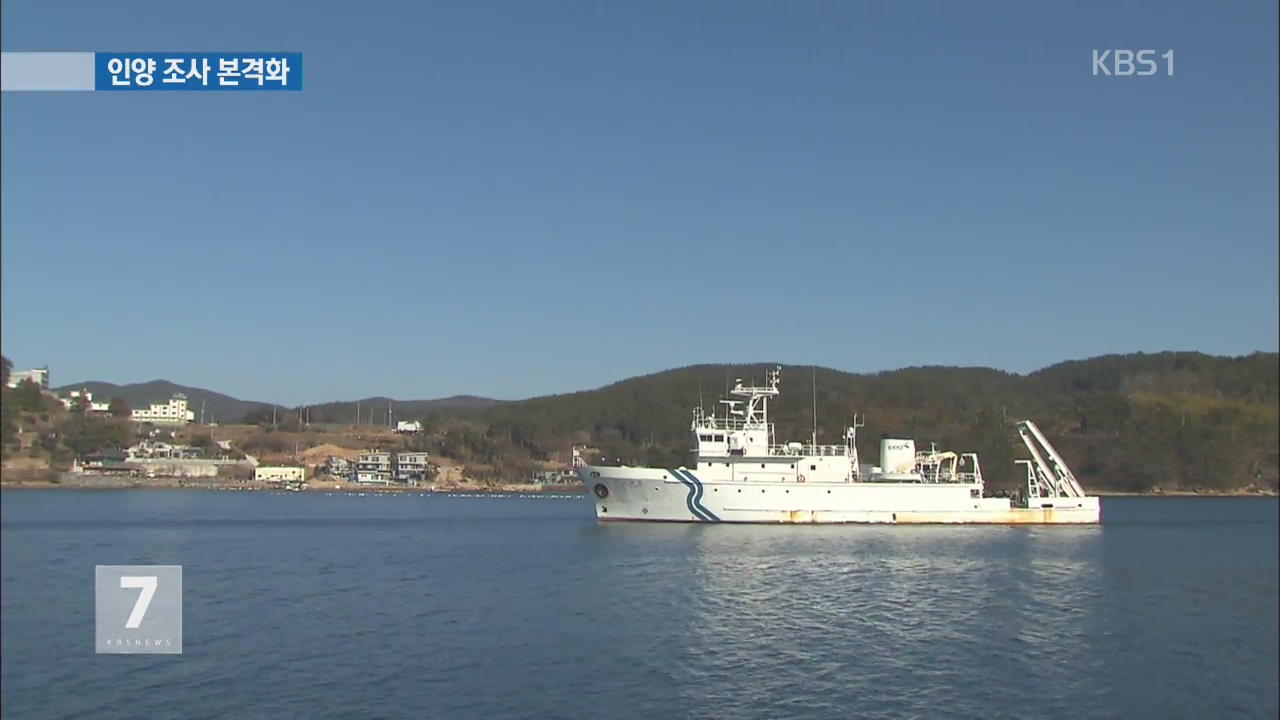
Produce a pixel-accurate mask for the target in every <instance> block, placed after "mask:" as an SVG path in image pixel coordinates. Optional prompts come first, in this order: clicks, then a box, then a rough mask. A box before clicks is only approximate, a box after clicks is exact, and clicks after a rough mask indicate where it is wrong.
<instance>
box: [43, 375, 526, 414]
mask: <svg viewBox="0 0 1280 720" xmlns="http://www.w3.org/2000/svg"><path fill="white" fill-rule="evenodd" d="M81 388H85V389H88V390H89V392H91V393H93V396H94V399H101V400H109V399H111V398H114V397H120V398H124V399H125V401H126V402H128V403H129V407H130V408H140V407H146V406H147V405H150V404H151V403H153V402H164V401H166V400H168V399H169V398H170V397H171V396H173V394H174V393H182V394H184V395H186V396H187V400H188V401H190V407H191V410H192V411H194V412H195V413H196V419H197V420H198V419H199V418H200V408H201V404H202V403H203V405H204V419H205V421H206V422H214V421H216V422H220V423H238V422H240V421H241V420H242V419H243V418H244V417H245V415H247V414H249V413H250V412H253V411H254V410H256V409H258V408H270V407H272V403H269V402H264V401H256V400H241V399H239V398H235V397H231V396H230V395H224V394H222V393H219V392H215V391H213V390H207V389H205V388H198V387H191V386H188V385H179V384H178V383H175V382H171V381H169V380H151V381H149V382H143V383H131V384H128V385H117V384H115V383H110V382H105V381H102V380H86V381H84V382H78V383H70V384H67V385H62V386H59V387H57V388H54V390H55V392H57V393H58V394H59V395H65V394H66V393H67V392H69V391H71V390H79V389H81ZM501 402H503V401H501V400H493V399H491V398H484V397H478V396H475V395H454V396H452V397H447V398H437V399H433V400H396V399H394V398H388V397H382V396H378V397H369V398H364V399H362V400H351V401H343V402H329V403H324V404H321V405H309V406H307V414H308V418H309V419H310V421H311V422H318V423H330V422H332V423H338V422H352V421H354V420H355V410H356V407H357V404H359V406H360V408H361V410H362V413H367V412H369V411H370V410H373V411H374V412H375V419H376V420H378V421H379V422H385V417H386V415H385V413H386V408H387V404H388V403H390V404H391V408H392V412H393V416H394V417H397V418H400V419H410V418H417V417H421V416H423V415H426V414H427V413H430V412H435V411H439V410H471V409H474V410H479V409H483V408H487V407H490V406H492V405H496V404H498V403H501ZM276 407H280V408H287V407H288V406H286V405H276ZM378 410H381V411H382V413H383V414H382V415H381V416H378V415H377V414H376V413H377V412H378ZM366 422H367V421H366Z"/></svg>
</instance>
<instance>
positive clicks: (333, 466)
mask: <svg viewBox="0 0 1280 720" xmlns="http://www.w3.org/2000/svg"><path fill="white" fill-rule="evenodd" d="M355 470H356V464H355V463H354V462H352V461H350V460H348V459H346V458H344V457H342V456H341V455H330V456H329V459H328V460H326V461H325V463H324V474H325V475H331V476H333V477H336V478H350V477H351V475H352V473H354V472H355Z"/></svg>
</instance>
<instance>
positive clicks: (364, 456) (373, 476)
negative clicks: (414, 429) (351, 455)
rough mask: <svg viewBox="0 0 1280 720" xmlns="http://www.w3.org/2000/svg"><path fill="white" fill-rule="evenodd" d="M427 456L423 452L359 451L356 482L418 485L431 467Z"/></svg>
mask: <svg viewBox="0 0 1280 720" xmlns="http://www.w3.org/2000/svg"><path fill="white" fill-rule="evenodd" d="M429 457H430V456H429V454H428V453H425V452H388V451H385V450H370V451H367V452H363V453H360V458H359V460H357V461H356V482H361V483H366V484H369V485H390V484H392V483H403V484H405V485H418V484H419V483H421V482H422V481H423V480H425V479H426V477H427V474H428V472H429V469H430V467H431V463H430V459H429Z"/></svg>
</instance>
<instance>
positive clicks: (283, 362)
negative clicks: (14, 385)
mask: <svg viewBox="0 0 1280 720" xmlns="http://www.w3.org/2000/svg"><path fill="white" fill-rule="evenodd" d="M1276 15H1277V10H1276V3H1274V2H1261V1H1254V2H1231V3H1217V2H1208V1H1204V2H1191V3H1188V2H1180V3H1179V2H1147V3H1132V2H1127V3H1126V2H1122V3H1115V2H1084V3H1052V4H1051V3H1015V2H1001V3H994V2H973V3H956V2H937V3H926V2H901V3H894V2H856V1H853V0H849V1H847V2H797V3H782V2H771V3H751V2H627V3H624V2H608V3H597V2H551V1H537V2H510V3H508V2H474V3H464V2H455V3H448V4H444V3H432V2H423V3H407V2H406V3H401V2H394V3H392V2H367V3H322V2H294V3H287V2H236V1H223V2H219V3H215V4H198V3H171V2H144V1H142V0H132V1H131V2H129V3H100V2H56V1H51V0H43V1H39V2H37V1H34V0H26V1H23V0H10V1H9V2H5V3H4V6H3V26H2V27H3V47H4V49H5V50H10V51H15V50H28V51H35V50H45V51H54V50H62V51H69V50H103V51H107V50H118V51H129V50H134V51H142V50H190V51H200V50H203V51H219V50H228V51H234V50H290V51H298V52H302V53H303V55H304V59H305V66H306V86H305V89H304V90H303V91H302V92H301V93H245V94H236V93H159V94H137V93H22V94H19V93H6V94H5V97H4V102H3V146H4V151H3V155H2V158H3V213H2V216H0V217H2V222H3V306H2V307H3V325H2V326H0V327H2V341H3V351H4V353H5V355H7V356H8V357H10V358H11V359H13V360H14V362H15V364H16V365H18V366H19V367H27V366H34V365H43V364H46V363H47V364H48V365H49V366H50V367H51V370H52V375H53V381H54V383H55V384H62V383H68V382H72V381H78V380H85V379H100V380H109V381H113V382H136V381H144V380H149V379H154V378H159V377H163V378H166V379H170V380H173V381H175V382H180V383H183V384H188V385H196V386H201V387H207V388H211V389H215V390H219V391H222V392H226V393H229V394H232V395H236V396H238V397H242V398H247V399H258V400H266V401H275V402H282V403H290V404H296V403H309V402H320V401H325V400H335V399H347V398H356V397H362V396H368V395H373V394H385V395H390V396H394V397H399V398H426V397H438V396H444V395H451V394H455V393H474V394H482V395H490V396H494V397H500V398H518V397H527V396H533V395H539V394H545V393H554V392H564V391H570V390H577V389H583V388H589V387H595V386H599V385H602V384H606V383H609V382H613V381H615V380H619V379H623V378H626V377H629V376H632V375H636V374H641V373H647V372H654V371H658V370H662V369H665V368H668V367H674V366H682V365H689V364H694V363H702V362H753V361H764V360H776V361H781V362H785V363H795V364H809V363H816V364H819V365H825V366H830V367H835V368H841V369H845V370H851V371H876V370H882V369H891V368H897V367H902V366H908V365H923V364H946V365H986V366H992V367H998V368H1003V369H1007V370H1013V371H1018V372H1025V371H1029V370H1033V369H1035V368H1038V367H1042V366H1044V365H1048V364H1052V363H1054V362H1058V361H1061V360H1065V359H1071V358H1081V357H1088V356H1093V355H1098V354H1104V353H1113V352H1133V351H1159V350H1166V349H1179V350H1200V351H1204V352H1209V353H1215V354H1242V353H1247V352H1251V351H1254V350H1269V351H1274V350H1276V348H1277V344H1278V338H1277V292H1278V285H1277V283H1278V279H1277V262H1278V258H1277V232H1278V228H1277V161H1276V158H1277V151H1278V148H1277V110H1276V108H1277V74H1276V64H1277V49H1276V26H1277V16H1276ZM1103 48H1132V49H1142V48H1155V49H1158V50H1159V51H1161V52H1163V51H1164V50H1166V49H1170V48H1172V49H1174V51H1175V67H1174V75H1173V77H1167V76H1165V75H1164V74H1163V68H1162V73H1161V74H1159V75H1157V76H1154V77H1127V78H1126V77H1094V76H1093V75H1092V74H1091V61H1092V57H1091V56H1092V51H1093V50H1094V49H1103Z"/></svg>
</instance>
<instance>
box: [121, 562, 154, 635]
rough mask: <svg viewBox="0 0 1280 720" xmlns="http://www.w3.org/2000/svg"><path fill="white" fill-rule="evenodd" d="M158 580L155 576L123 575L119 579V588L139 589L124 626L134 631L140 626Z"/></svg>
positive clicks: (149, 605)
mask: <svg viewBox="0 0 1280 720" xmlns="http://www.w3.org/2000/svg"><path fill="white" fill-rule="evenodd" d="M158 581H159V578H158V577H157V576H155V575H124V576H122V577H121V578H120V587H122V588H139V589H141V590H142V592H140V593H138V599H137V601H136V602H134V603H133V612H131V613H129V619H128V620H127V621H126V622H125V624H124V626H125V627H127V628H129V629H130V630H135V629H137V628H139V627H141V626H142V619H143V618H144V617H146V616H147V608H149V607H151V598H153V597H155V594H156V585H157V583H158Z"/></svg>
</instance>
